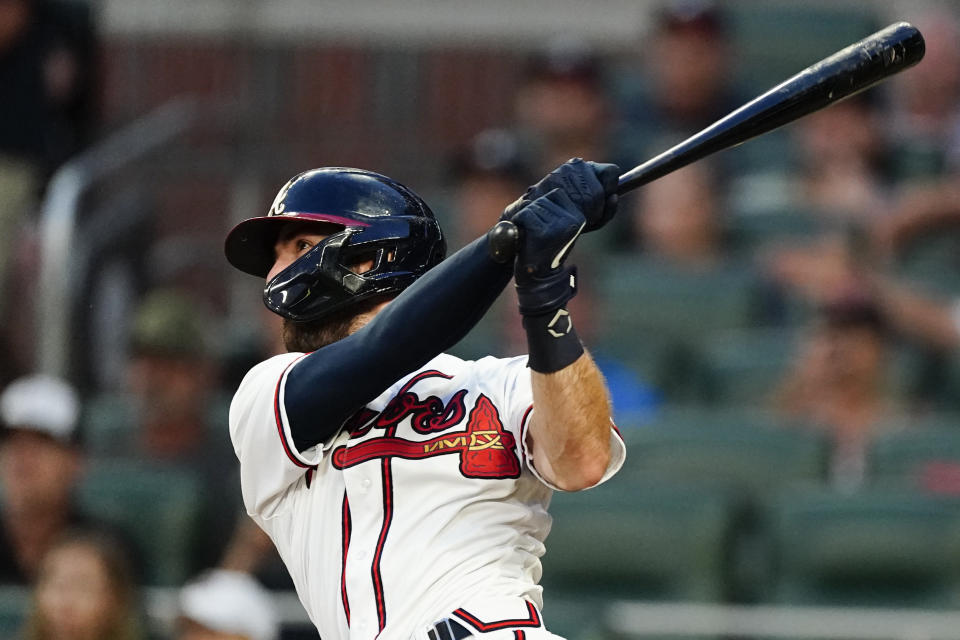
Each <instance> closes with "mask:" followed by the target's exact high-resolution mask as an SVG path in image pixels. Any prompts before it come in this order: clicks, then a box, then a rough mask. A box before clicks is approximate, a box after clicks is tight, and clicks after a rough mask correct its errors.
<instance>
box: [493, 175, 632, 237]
mask: <svg viewBox="0 0 960 640" xmlns="http://www.w3.org/2000/svg"><path fill="white" fill-rule="evenodd" d="M619 177H620V167H618V166H617V165H615V164H601V163H597V162H585V161H584V160H581V159H580V158H573V159H572V160H568V161H567V162H564V163H563V164H562V165H560V166H559V167H557V168H556V169H554V170H553V171H551V172H550V173H549V174H547V176H546V177H544V178H543V180H541V181H540V182H538V183H536V184H535V185H532V186H531V187H529V188H528V189H527V191H526V193H524V194H523V196H521V197H520V199H518V200H517V201H516V202H514V203H512V204H510V205H509V206H507V208H506V209H505V210H504V212H503V215H502V216H500V219H501V220H510V221H512V222H515V220H514V217H515V216H516V214H517V213H518V212H519V211H520V210H521V209H523V208H524V207H525V206H527V205H528V204H530V203H531V202H533V201H534V200H536V199H537V198H540V197H542V196H545V195H547V194H548V193H550V192H551V191H553V190H554V189H560V190H562V191H563V192H564V193H566V195H567V197H569V198H570V200H571V201H572V202H573V203H574V205H576V206H577V207H578V208H579V209H580V211H582V212H583V215H584V217H585V218H586V220H587V226H586V227H584V232H588V231H594V230H596V229H599V228H600V227H602V226H603V225H605V224H607V223H608V222H609V221H610V220H611V219H612V218H613V216H614V214H616V212H617V200H618V197H617V183H618V181H619Z"/></svg>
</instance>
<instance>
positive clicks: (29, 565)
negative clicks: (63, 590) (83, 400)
mask: <svg viewBox="0 0 960 640" xmlns="http://www.w3.org/2000/svg"><path fill="white" fill-rule="evenodd" d="M79 411H80V403H79V400H78V398H77V395H76V393H75V392H74V390H73V388H72V387H71V386H70V385H68V384H67V383H65V382H63V381H62V380H59V379H56V378H50V377H46V376H39V375H34V376H28V377H24V378H19V379H17V380H15V381H14V382H12V383H11V384H10V385H9V386H8V387H7V388H6V389H5V390H4V391H3V394H2V395H0V418H2V422H3V432H2V436H0V438H2V439H0V482H2V485H3V495H4V499H3V507H2V511H0V582H3V583H14V584H27V583H28V582H30V581H31V580H33V578H34V577H35V576H36V575H37V571H38V568H39V566H40V561H41V559H42V558H43V556H44V554H45V553H46V552H47V550H48V549H49V548H50V546H51V545H52V544H53V541H54V540H55V539H56V538H57V537H58V536H59V535H61V534H62V533H63V532H64V531H65V530H66V529H68V528H69V527H75V526H80V525H83V524H88V523H89V518H88V517H87V516H85V515H84V514H83V513H81V511H80V510H79V509H78V507H77V505H76V504H75V503H74V499H73V492H74V489H75V487H76V485H77V482H78V480H79V478H80V473H81V468H82V454H81V451H80V448H79V446H78V443H77V437H76V434H77V430H76V427H77V419H78V415H79Z"/></svg>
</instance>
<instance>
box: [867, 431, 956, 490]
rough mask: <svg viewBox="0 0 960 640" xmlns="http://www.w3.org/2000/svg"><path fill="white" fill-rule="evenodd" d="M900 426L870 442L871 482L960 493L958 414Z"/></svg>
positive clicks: (882, 485) (886, 485)
mask: <svg viewBox="0 0 960 640" xmlns="http://www.w3.org/2000/svg"><path fill="white" fill-rule="evenodd" d="M902 426H903V428H901V429H898V430H896V431H892V432H889V433H884V434H882V435H879V436H877V438H876V439H875V440H874V441H873V442H872V443H871V444H870V449H869V451H868V458H867V473H868V477H869V480H870V482H871V484H873V485H875V486H878V487H900V488H913V489H920V488H926V489H929V490H931V491H940V492H943V493H955V494H960V416H956V415H942V416H931V417H928V418H926V419H924V420H920V421H915V422H913V423H911V424H909V425H902Z"/></svg>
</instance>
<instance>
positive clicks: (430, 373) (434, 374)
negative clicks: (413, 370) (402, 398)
mask: <svg viewBox="0 0 960 640" xmlns="http://www.w3.org/2000/svg"><path fill="white" fill-rule="evenodd" d="M424 378H446V379H447V380H452V379H453V376H449V375H447V374H445V373H444V372H442V371H437V370H436V369H429V370H427V371H421V372H420V373H418V374H417V375H415V376H413V377H412V378H410V379H409V380H407V384H405V385H403V387H401V388H400V391H398V392H397V395H398V396H399V395H400V394H402V393H406V392H407V391H410V387H412V386H413V385H415V384H417V383H418V382H420V381H421V380H423V379H424Z"/></svg>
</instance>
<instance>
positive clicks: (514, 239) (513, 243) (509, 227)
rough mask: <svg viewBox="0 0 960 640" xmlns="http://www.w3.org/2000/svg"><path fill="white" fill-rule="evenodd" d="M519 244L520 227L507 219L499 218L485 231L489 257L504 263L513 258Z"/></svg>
mask: <svg viewBox="0 0 960 640" xmlns="http://www.w3.org/2000/svg"><path fill="white" fill-rule="evenodd" d="M519 244H520V229H518V228H517V225H515V224H514V223H512V222H510V221H509V220H501V221H500V222H498V223H497V224H495V225H493V227H491V228H490V231H487V248H488V249H489V251H490V258H491V259H492V260H493V261H494V262H497V263H500V264H504V263H507V262H510V261H511V260H513V257H514V256H515V255H516V254H517V246H518V245H519Z"/></svg>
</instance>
